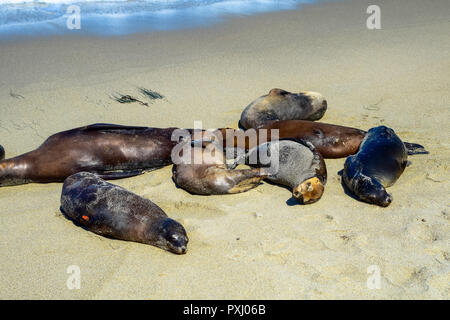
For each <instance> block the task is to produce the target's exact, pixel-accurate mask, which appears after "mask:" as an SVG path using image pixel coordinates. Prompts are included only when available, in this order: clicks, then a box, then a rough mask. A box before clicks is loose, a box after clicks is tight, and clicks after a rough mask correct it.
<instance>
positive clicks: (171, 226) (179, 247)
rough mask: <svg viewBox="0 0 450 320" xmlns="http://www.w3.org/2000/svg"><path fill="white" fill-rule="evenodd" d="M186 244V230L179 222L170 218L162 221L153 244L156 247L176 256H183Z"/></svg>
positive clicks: (187, 240)
mask: <svg viewBox="0 0 450 320" xmlns="http://www.w3.org/2000/svg"><path fill="white" fill-rule="evenodd" d="M188 242H189V239H188V237H187V234H186V230H184V227H183V226H182V225H181V224H180V223H179V222H177V221H175V220H173V219H170V218H165V219H164V220H163V221H162V223H161V225H160V227H159V230H158V237H157V239H156V244H155V245H156V246H157V247H159V248H161V249H164V250H167V251H170V252H173V253H176V254H185V253H186V250H187V243H188Z"/></svg>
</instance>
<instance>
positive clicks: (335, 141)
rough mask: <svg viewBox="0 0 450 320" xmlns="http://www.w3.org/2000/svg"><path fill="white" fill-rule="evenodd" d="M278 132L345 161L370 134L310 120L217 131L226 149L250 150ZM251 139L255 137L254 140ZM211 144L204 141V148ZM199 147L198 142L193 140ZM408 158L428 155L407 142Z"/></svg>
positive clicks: (323, 153)
mask: <svg viewBox="0 0 450 320" xmlns="http://www.w3.org/2000/svg"><path fill="white" fill-rule="evenodd" d="M273 129H277V130H278V135H277V136H276V138H277V139H286V138H295V139H301V140H304V141H308V142H311V143H312V144H313V145H314V147H315V148H316V149H317V151H318V152H319V153H320V154H321V155H322V156H323V157H324V158H328V159H334V158H344V157H348V156H349V155H352V154H355V153H356V152H357V151H358V148H359V145H360V144H361V142H362V141H363V139H364V138H365V137H366V135H367V132H366V131H364V130H361V129H357V128H351V127H345V126H339V125H334V124H329V123H323V122H315V121H307V120H282V121H270V122H268V123H266V124H265V125H263V126H261V127H260V128H258V129H249V130H246V131H244V130H234V129H218V130H217V131H216V132H218V133H219V136H220V138H221V141H220V143H222V145H223V146H224V147H226V146H228V147H235V148H242V149H246V150H248V149H251V148H253V147H255V146H257V145H259V144H261V143H264V142H267V141H271V140H272V132H271V130H273ZM251 137H256V138H255V139H252V138H251ZM209 142H210V140H208V139H204V140H203V141H202V143H203V145H207V144H208V143H209ZM193 144H195V145H198V144H199V142H198V141H193ZM404 144H405V147H406V149H407V151H408V154H409V155H414V154H427V153H428V151H426V150H425V149H424V147H423V146H421V145H420V144H416V143H409V142H404Z"/></svg>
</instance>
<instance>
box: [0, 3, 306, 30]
mask: <svg viewBox="0 0 450 320" xmlns="http://www.w3.org/2000/svg"><path fill="white" fill-rule="evenodd" d="M312 2H315V0H194V1H193V0H45V1H37V0H0V36H1V35H2V34H3V35H5V33H6V34H14V33H18V34H22V33H23V34H30V35H33V34H35V33H37V34H39V33H44V34H45V33H55V32H56V33H61V32H62V33H63V32H67V30H64V29H66V28H65V25H66V23H65V22H66V19H67V17H68V14H67V8H68V7H69V6H70V5H77V6H79V7H80V11H81V21H82V26H83V27H82V29H83V30H82V31H80V32H84V33H91V32H92V33H100V34H127V33H131V32H136V31H143V30H155V29H156V30H168V29H176V28H182V27H191V26H193V27H195V26H201V25H205V24H210V23H214V22H216V21H218V20H220V18H221V17H222V16H224V15H233V14H234V15H235V14H257V13H262V12H268V11H274V10H288V9H294V8H296V7H297V6H298V5H299V4H301V3H312Z"/></svg>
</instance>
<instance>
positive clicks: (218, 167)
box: [172, 147, 267, 195]
mask: <svg viewBox="0 0 450 320" xmlns="http://www.w3.org/2000/svg"><path fill="white" fill-rule="evenodd" d="M190 153H191V154H190V155H189V154H188V155H185V157H183V158H182V159H180V162H179V163H177V164H174V166H173V170H172V171H173V181H174V182H175V184H176V185H177V186H179V187H180V188H182V189H184V190H186V191H188V192H190V193H192V194H198V195H214V194H215V195H217V194H234V193H240V192H245V191H247V190H250V189H253V188H255V187H256V186H258V185H259V183H260V182H261V180H263V179H264V178H265V177H266V176H267V175H266V174H265V173H264V171H263V170H262V169H258V168H253V169H240V170H231V169H229V168H228V167H227V164H226V159H225V156H224V154H223V153H222V152H221V151H220V150H219V149H214V151H213V152H212V149H211V148H201V147H194V148H191V149H190Z"/></svg>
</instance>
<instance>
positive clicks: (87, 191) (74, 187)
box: [61, 172, 189, 254]
mask: <svg viewBox="0 0 450 320" xmlns="http://www.w3.org/2000/svg"><path fill="white" fill-rule="evenodd" d="M61 211H62V212H63V214H64V215H65V216H66V217H67V218H68V219H70V220H72V221H73V222H74V223H75V224H76V225H79V226H81V227H83V228H85V229H87V230H89V231H92V232H94V233H96V234H99V235H102V236H105V237H110V238H115V239H121V240H127V241H135V242H140V243H145V244H149V245H152V246H155V247H158V248H161V249H164V250H167V251H170V252H173V253H176V254H184V253H186V245H187V243H188V241H189V239H188V237H187V235H186V231H185V229H184V228H183V226H182V225H181V224H180V223H178V222H177V221H175V220H172V219H170V218H169V217H168V216H167V215H166V214H165V212H164V211H163V210H162V209H161V208H160V207H158V206H157V205H156V204H154V203H153V202H152V201H150V200H148V199H144V198H142V197H140V196H138V195H136V194H134V193H132V192H130V191H128V190H126V189H124V188H122V187H119V186H116V185H113V184H111V183H108V182H106V181H104V180H102V179H101V178H99V177H98V176H97V175H95V174H92V173H89V172H79V173H76V174H74V175H71V176H70V177H68V178H67V179H66V180H65V181H64V185H63V188H62V194H61Z"/></svg>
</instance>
